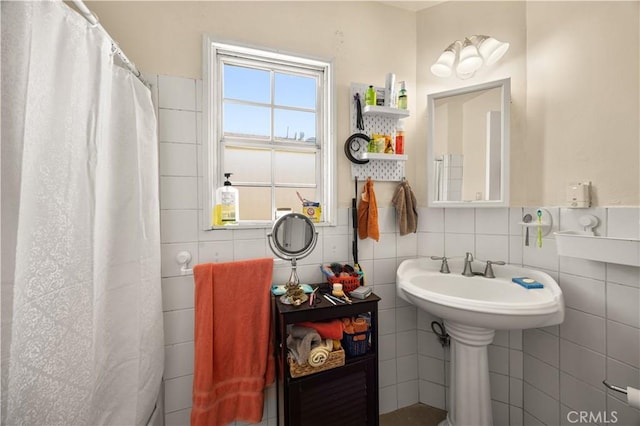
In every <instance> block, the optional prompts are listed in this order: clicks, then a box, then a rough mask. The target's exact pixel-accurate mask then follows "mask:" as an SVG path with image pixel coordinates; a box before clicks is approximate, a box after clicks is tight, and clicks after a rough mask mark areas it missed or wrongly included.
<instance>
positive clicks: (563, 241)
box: [554, 231, 640, 266]
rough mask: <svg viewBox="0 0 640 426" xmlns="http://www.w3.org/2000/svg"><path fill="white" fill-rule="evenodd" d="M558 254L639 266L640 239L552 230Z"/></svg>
mask: <svg viewBox="0 0 640 426" xmlns="http://www.w3.org/2000/svg"><path fill="white" fill-rule="evenodd" d="M554 235H555V237H556V246H557V248H558V255H560V256H569V257H578V258H581V259H589V260H596V261H599V262H607V263H617V264H619V265H630V266H640V240H636V239H631V238H629V239H626V238H608V237H597V236H593V235H584V234H580V233H578V232H575V231H562V232H554Z"/></svg>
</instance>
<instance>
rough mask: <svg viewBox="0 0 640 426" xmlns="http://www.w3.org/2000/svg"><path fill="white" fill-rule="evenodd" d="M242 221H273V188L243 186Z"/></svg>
mask: <svg viewBox="0 0 640 426" xmlns="http://www.w3.org/2000/svg"><path fill="white" fill-rule="evenodd" d="M237 189H238V194H239V196H240V221H243V220H271V188H270V187H269V188H262V187H251V186H248V187H247V186H241V187H239V188H237Z"/></svg>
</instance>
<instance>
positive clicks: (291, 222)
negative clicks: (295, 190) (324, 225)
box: [267, 213, 318, 306]
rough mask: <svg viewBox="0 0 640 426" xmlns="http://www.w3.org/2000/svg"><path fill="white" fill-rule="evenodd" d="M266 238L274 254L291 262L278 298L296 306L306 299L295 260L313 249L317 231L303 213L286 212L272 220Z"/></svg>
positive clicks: (305, 255)
mask: <svg viewBox="0 0 640 426" xmlns="http://www.w3.org/2000/svg"><path fill="white" fill-rule="evenodd" d="M267 240H268V241H269V247H271V251H272V252H273V253H274V254H275V255H276V256H278V257H279V258H280V259H284V260H286V261H290V262H291V275H290V276H289V280H288V281H287V283H286V284H285V285H284V287H285V290H286V293H285V294H283V295H282V296H281V297H280V300H281V301H282V303H285V304H288V305H296V306H298V305H300V304H301V303H303V302H304V301H306V300H307V295H306V294H305V293H304V291H303V290H302V288H301V287H300V279H299V278H298V273H297V272H296V268H297V261H298V259H302V258H304V257H307V256H308V255H309V254H310V253H311V252H312V251H313V249H314V248H315V246H316V243H317V242H318V231H316V228H315V226H314V224H313V222H311V220H310V219H309V218H308V217H306V216H305V215H302V214H300V213H287V214H285V215H283V216H281V217H280V218H279V219H278V220H276V221H275V222H274V224H273V229H272V230H271V233H269V234H268V235H267Z"/></svg>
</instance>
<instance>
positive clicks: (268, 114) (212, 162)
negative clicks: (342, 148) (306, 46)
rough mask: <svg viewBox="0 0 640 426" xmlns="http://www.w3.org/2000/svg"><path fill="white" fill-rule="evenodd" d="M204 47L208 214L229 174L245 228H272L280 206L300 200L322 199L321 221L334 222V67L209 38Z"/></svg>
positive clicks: (208, 225)
mask: <svg viewBox="0 0 640 426" xmlns="http://www.w3.org/2000/svg"><path fill="white" fill-rule="evenodd" d="M204 44H205V60H206V61H205V70H204V72H205V76H204V90H205V93H204V116H203V122H204V123H203V124H204V130H205V138H204V141H205V142H204V146H203V148H204V149H203V153H204V161H203V166H204V181H205V182H204V191H205V192H204V197H203V199H204V202H205V204H204V205H205V206H209V207H208V209H207V208H205V212H207V211H208V212H210V211H211V208H213V206H214V204H215V191H216V188H218V187H219V186H220V185H222V184H223V182H224V180H225V178H224V174H225V173H232V176H231V178H230V179H229V180H230V181H231V182H232V183H233V186H234V187H235V188H236V189H237V190H238V192H239V196H240V206H239V213H240V214H239V216H240V222H239V226H240V227H260V226H270V225H271V223H272V221H273V220H274V219H275V212H276V209H278V208H291V209H292V210H293V211H298V212H299V211H301V207H302V203H301V201H300V199H299V197H302V198H305V199H307V200H310V201H319V202H320V203H321V206H322V219H321V221H322V222H323V223H333V222H334V221H335V211H334V210H335V188H334V186H335V178H334V176H335V170H334V168H335V166H334V165H335V143H334V141H333V138H334V136H333V135H334V129H333V122H334V119H333V105H332V103H333V91H332V86H333V77H332V74H331V64H330V63H329V62H323V61H319V60H315V59H309V58H303V57H297V56H291V55H284V54H281V53H276V52H274V51H268V50H259V49H254V48H248V47H243V46H237V45H231V44H226V43H224V44H223V43H219V42H216V41H214V40H212V39H211V38H210V37H205V43H204ZM298 194H299V195H298ZM203 216H206V217H205V219H204V222H205V223H204V226H205V229H211V228H212V226H211V225H212V223H211V217H210V216H211V215H210V214H205V215H203Z"/></svg>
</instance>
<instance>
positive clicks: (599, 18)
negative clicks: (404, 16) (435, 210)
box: [416, 1, 640, 206]
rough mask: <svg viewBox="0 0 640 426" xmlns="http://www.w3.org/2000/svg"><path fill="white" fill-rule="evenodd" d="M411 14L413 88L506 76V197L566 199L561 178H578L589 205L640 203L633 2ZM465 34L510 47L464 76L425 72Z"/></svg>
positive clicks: (436, 88)
mask: <svg viewBox="0 0 640 426" xmlns="http://www.w3.org/2000/svg"><path fill="white" fill-rule="evenodd" d="M417 21H418V26H417V34H418V41H417V43H418V44H417V86H418V91H419V93H424V94H427V93H433V92H440V91H443V90H447V89H451V88H455V87H461V86H466V85H471V84H476V83H480V82H485V81H492V80H498V79H501V78H505V77H511V95H512V103H511V167H510V170H511V205H512V206H518V205H526V206H535V205H552V206H559V205H564V204H565V189H566V186H567V184H568V183H569V182H573V181H585V180H590V181H592V182H593V188H594V202H595V205H599V206H618V205H621V206H637V205H640V152H639V149H640V148H639V146H640V143H639V142H640V132H639V124H638V123H639V120H638V117H639V116H640V110H639V107H638V103H639V92H640V78H639V75H640V74H639V63H640V60H639V53H640V47H639V46H640V31H639V21H640V3H639V2H637V1H631V2H624V1H606V2H588V1H567V2H563V1H556V2H553V1H552V2H545V1H540V2H538V1H536V2H522V1H518V2H446V3H442V4H439V5H437V6H434V7H432V8H429V9H426V10H424V11H421V12H418V14H417ZM472 34H489V35H493V36H495V37H496V38H498V39H499V40H503V41H507V42H509V43H510V44H511V47H510V49H509V51H508V52H507V53H506V55H505V56H504V57H503V58H502V59H501V60H500V61H499V62H498V63H497V64H496V65H494V66H493V67H492V68H490V69H482V70H480V71H479V72H478V73H477V74H476V76H474V77H473V78H471V79H469V80H464V81H461V80H457V79H456V78H455V77H451V78H447V79H441V78H438V77H435V76H434V75H432V74H431V72H430V71H429V67H430V66H431V64H432V63H433V62H434V61H435V60H436V59H437V57H438V55H439V54H440V53H441V52H442V50H443V49H444V48H445V47H447V46H448V45H449V44H450V43H451V42H452V41H454V40H457V39H462V38H463V37H465V36H469V35H472ZM417 102H418V104H417V106H416V113H417V116H419V117H424V116H425V114H426V98H425V96H421V97H419V98H418V100H417ZM417 124H418V128H417V130H418V134H425V133H426V123H424V121H423V120H419V121H418V123H417ZM417 157H418V158H425V157H424V156H423V155H422V154H421V153H419V154H418V155H417ZM416 179H417V180H418V181H423V180H424V179H426V171H422V172H419V173H417V175H416Z"/></svg>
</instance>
